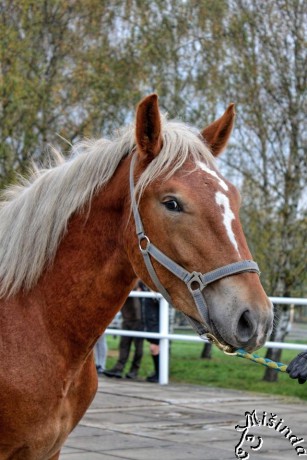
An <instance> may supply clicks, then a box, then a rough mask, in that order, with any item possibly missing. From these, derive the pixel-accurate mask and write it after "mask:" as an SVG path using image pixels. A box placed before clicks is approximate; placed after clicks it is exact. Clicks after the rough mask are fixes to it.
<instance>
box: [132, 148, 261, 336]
mask: <svg viewBox="0 0 307 460" xmlns="http://www.w3.org/2000/svg"><path fill="white" fill-rule="evenodd" d="M135 161H136V154H134V156H133V157H132V160H131V164H130V177H129V181H130V195H131V204H132V211H133V216H134V221H135V227H136V233H137V236H138V240H139V248H140V251H141V253H142V254H143V258H144V262H145V265H146V268H147V271H148V273H149V275H150V277H151V279H152V281H153V283H154V285H155V286H156V288H157V290H158V291H159V292H160V293H161V294H162V295H163V297H164V298H165V299H166V300H167V302H169V303H170V304H172V300H171V298H170V296H169V294H168V292H167V290H166V289H165V288H164V286H163V285H162V284H161V282H160V280H159V278H158V276H157V274H156V272H155V269H154V267H153V265H152V262H151V257H152V258H153V259H155V260H156V261H157V262H159V263H160V264H161V265H163V267H165V268H166V269H167V270H169V271H170V272H171V273H173V274H174V275H175V276H176V277H177V278H179V279H180V280H182V281H183V282H184V283H185V284H186V286H187V288H188V290H189V291H190V293H191V295H192V297H193V299H194V303H195V305H196V308H197V311H198V313H199V316H200V317H201V319H202V322H201V323H200V322H199V321H197V320H195V319H194V318H191V317H190V316H188V315H186V314H185V316H186V317H187V319H188V320H189V322H190V323H191V325H192V327H193V328H194V330H195V331H196V332H197V333H198V334H199V335H200V336H201V337H203V336H204V335H205V334H206V333H208V332H210V330H211V328H210V316H209V308H208V305H207V303H206V301H205V298H204V296H203V294H202V291H203V290H204V289H205V287H206V286H207V285H208V284H210V283H213V282H214V281H217V280H220V279H221V278H225V277H226V276H230V275H235V274H239V273H243V272H255V273H258V275H259V274H260V271H259V267H258V265H257V264H256V262H254V261H252V260H242V261H240V262H235V263H232V264H229V265H225V266H224V267H221V268H217V269H216V270H213V271H211V272H208V273H205V274H203V273H200V272H196V271H193V272H188V271H187V270H186V269H185V268H183V267H181V266H180V265H178V264H177V263H176V262H174V261H173V260H172V259H170V258H169V257H168V256H167V255H165V254H164V253H163V252H161V251H160V250H159V249H158V248H157V247H156V246H155V245H154V244H152V243H151V241H150V239H149V238H148V236H147V235H146V234H145V231H144V228H143V224H142V220H141V216H140V213H139V210H138V207H137V203H136V200H135V193H134V178H133V172H134V165H135Z"/></svg>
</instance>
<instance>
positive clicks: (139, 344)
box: [126, 337, 144, 379]
mask: <svg viewBox="0 0 307 460" xmlns="http://www.w3.org/2000/svg"><path fill="white" fill-rule="evenodd" d="M143 342H144V339H141V338H138V337H134V338H133V343H134V354H133V360H132V363H131V367H130V371H129V372H128V374H126V377H127V378H128V379H135V378H136V377H137V375H138V372H139V369H140V366H141V361H142V357H143Z"/></svg>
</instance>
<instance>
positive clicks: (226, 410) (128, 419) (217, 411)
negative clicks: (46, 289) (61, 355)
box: [60, 377, 307, 460]
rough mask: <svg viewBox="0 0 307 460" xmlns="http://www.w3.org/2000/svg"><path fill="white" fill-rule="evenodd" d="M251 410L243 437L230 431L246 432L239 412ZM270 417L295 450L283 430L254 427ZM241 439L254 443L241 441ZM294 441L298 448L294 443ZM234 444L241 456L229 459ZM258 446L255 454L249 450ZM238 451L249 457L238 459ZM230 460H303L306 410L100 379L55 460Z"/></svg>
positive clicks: (261, 399)
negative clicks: (253, 414) (252, 418)
mask: <svg viewBox="0 0 307 460" xmlns="http://www.w3.org/2000/svg"><path fill="white" fill-rule="evenodd" d="M306 391H307V388H306ZM253 410H255V411H256V415H257V418H258V420H259V421H260V425H261V426H260V427H255V426H252V427H250V428H249V431H248V432H246V431H245V432H239V431H238V430H236V429H235V426H236V425H238V424H239V425H241V426H242V427H244V426H246V425H247V422H246V416H245V412H250V413H251V412H252V411H253ZM265 412H266V413H268V415H267V416H266V418H265V414H264V413H265ZM271 412H272V413H273V414H276V421H277V422H279V421H280V419H283V422H281V423H280V425H279V429H280V430H282V429H283V428H284V427H285V426H288V427H289V428H290V429H291V431H292V434H291V433H290V434H288V436H292V438H291V441H292V442H293V443H295V442H296V443H297V444H296V446H292V444H291V443H290V441H289V439H286V437H285V435H286V434H287V433H288V429H286V428H285V430H284V433H280V432H278V431H276V430H275V429H274V428H268V427H267V426H266V427H263V426H262V425H263V422H265V421H267V420H268V417H269V416H270V413H271ZM251 424H254V423H253V422H252V423H251ZM277 428H278V426H277ZM244 434H245V435H248V434H250V435H255V437H254V438H248V439H245V440H244V439H243V438H242V437H241V436H242V435H244ZM294 436H296V437H297V438H295V437H294ZM259 437H260V438H259ZM302 438H303V440H304V441H302V440H301V441H300V442H299V440H300V439H302ZM240 440H242V441H243V442H242V443H241V449H242V451H243V452H242V451H241V457H236V455H235V446H236V445H238V444H239V443H240ZM262 442H263V444H262V446H261V448H259V449H258V450H256V449H255V450H253V449H252V447H254V448H257V447H260V445H261V443H262ZM239 447H240V446H238V448H237V449H239ZM303 448H304V449H306V456H305V455H304V456H298V454H299V453H301V454H302V453H304V451H303ZM295 449H296V450H295ZM237 451H238V454H239V453H240V451H239V450H237ZM244 451H245V452H246V453H247V454H250V456H249V457H247V456H244ZM245 455H246V454H245ZM236 458H246V459H247V458H250V460H292V459H293V460H294V459H298V458H306V459H307V403H303V402H301V401H298V400H292V401H289V400H286V399H283V398H281V397H275V396H274V397H270V396H264V395H259V394H254V393H246V392H240V391H231V390H222V389H215V388H206V387H199V386H192V385H168V386H159V385H155V384H149V383H142V382H133V381H129V380H124V379H123V380H117V379H107V378H106V377H102V378H100V379H99V390H98V393H97V395H96V398H95V400H94V402H93V404H92V406H91V407H90V409H89V410H88V411H87V413H86V415H85V417H84V418H83V419H82V421H81V422H80V424H79V426H78V427H77V428H76V429H75V431H74V432H73V433H72V434H71V436H70V437H69V438H68V440H67V442H66V444H65V447H64V448H63V450H62V454H61V457H60V460H107V459H108V460H116V459H126V460H233V459H236Z"/></svg>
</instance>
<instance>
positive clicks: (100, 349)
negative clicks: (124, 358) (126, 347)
mask: <svg viewBox="0 0 307 460" xmlns="http://www.w3.org/2000/svg"><path fill="white" fill-rule="evenodd" d="M107 354H108V345H107V339H106V336H105V335H104V334H102V336H101V337H99V339H98V341H97V343H96V345H95V348H94V355H95V363H96V369H97V372H98V374H101V373H102V371H103V370H104V369H105V367H106V359H107Z"/></svg>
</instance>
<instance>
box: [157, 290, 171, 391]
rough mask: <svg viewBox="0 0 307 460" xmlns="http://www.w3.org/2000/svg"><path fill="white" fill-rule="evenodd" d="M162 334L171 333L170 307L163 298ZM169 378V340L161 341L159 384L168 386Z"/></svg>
mask: <svg viewBox="0 0 307 460" xmlns="http://www.w3.org/2000/svg"><path fill="white" fill-rule="evenodd" d="M159 308H160V334H163V335H167V334H168V333H169V305H168V302H167V301H166V300H165V299H164V298H163V297H162V298H161V299H160V306H159ZM168 377H169V339H168V338H163V339H160V363H159V383H160V385H167V384H168Z"/></svg>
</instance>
